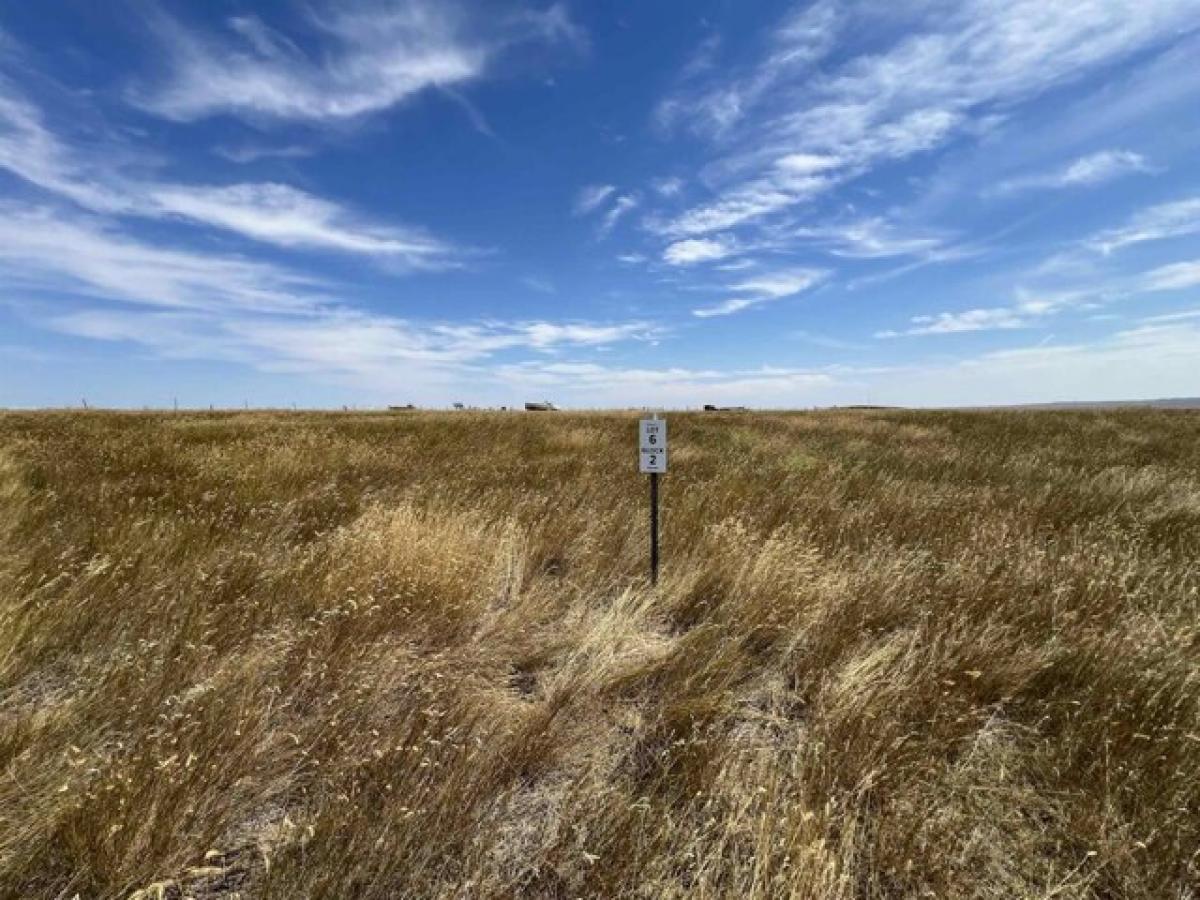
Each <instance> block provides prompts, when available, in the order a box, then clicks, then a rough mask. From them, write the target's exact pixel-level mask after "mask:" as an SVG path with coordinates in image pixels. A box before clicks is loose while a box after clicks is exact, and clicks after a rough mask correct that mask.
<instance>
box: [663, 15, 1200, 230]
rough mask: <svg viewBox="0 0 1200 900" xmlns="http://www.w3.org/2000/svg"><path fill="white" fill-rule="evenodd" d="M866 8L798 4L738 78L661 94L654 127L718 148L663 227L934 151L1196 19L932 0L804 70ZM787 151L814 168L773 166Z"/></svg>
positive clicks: (745, 212) (789, 198)
mask: <svg viewBox="0 0 1200 900" xmlns="http://www.w3.org/2000/svg"><path fill="white" fill-rule="evenodd" d="M872 8H873V7H872V5H871V4H866V3H851V4H847V5H845V6H842V7H839V8H838V9H837V10H836V11H830V10H827V9H824V8H822V5H821V4H817V5H816V6H814V7H810V8H808V10H809V12H811V15H812V18H811V19H809V20H807V21H808V24H807V25H805V26H801V27H798V28H796V27H793V26H792V25H791V22H792V21H793V19H791V18H790V19H789V20H788V22H786V23H783V24H781V25H780V26H779V27H778V28H777V29H776V30H775V32H774V33H773V34H772V35H771V36H770V38H769V40H768V46H767V49H766V50H765V52H764V54H763V55H762V57H761V59H760V60H759V62H758V63H757V64H756V65H755V66H754V67H753V68H752V70H751V71H750V72H749V73H747V74H743V75H741V76H737V77H735V79H734V80H733V81H732V82H727V83H722V82H720V81H719V79H720V77H721V76H718V75H713V74H711V73H710V74H709V75H708V76H707V77H711V78H713V79H715V80H716V82H715V83H714V85H713V86H712V88H711V89H710V90H709V91H707V92H700V93H698V94H697V95H696V98H695V99H694V100H693V101H692V102H691V103H690V104H689V103H687V102H684V101H682V100H678V99H671V100H669V101H668V103H667V106H666V107H665V110H663V111H661V114H660V118H662V119H665V121H667V123H668V124H672V123H678V122H682V121H690V119H688V117H687V116H686V115H683V112H685V111H687V112H690V113H691V114H692V115H693V116H694V117H697V118H698V119H699V121H702V122H707V123H709V125H710V126H711V127H709V128H708V131H707V133H708V135H709V136H710V137H711V138H714V139H715V140H716V142H717V143H716V149H717V152H718V155H717V156H716V158H715V160H714V161H713V163H712V164H711V165H710V166H709V170H710V173H711V178H710V180H711V179H717V180H719V181H720V182H721V186H720V187H719V189H718V191H717V195H716V196H715V197H714V198H713V199H711V200H709V201H706V202H702V203H700V204H698V205H695V206H693V207H692V208H690V209H688V210H685V211H684V212H683V213H681V214H679V215H677V216H675V217H674V218H672V219H670V220H667V221H666V222H665V223H664V227H663V228H662V231H663V233H664V234H665V235H667V236H669V237H672V238H675V239H679V238H682V237H699V236H702V235H704V234H707V233H709V232H712V231H724V230H729V229H731V228H735V227H746V226H750V225H753V224H754V223H757V222H759V221H760V220H763V219H766V218H769V217H773V216H777V215H778V214H780V213H783V212H785V211H788V210H791V209H792V208H793V207H796V206H798V205H800V204H803V203H805V202H807V201H810V200H812V199H814V198H815V197H817V196H819V195H821V194H823V193H826V192H827V191H829V190H831V189H832V188H834V187H836V186H838V185H841V184H844V183H845V182H847V181H849V180H851V179H853V178H856V177H859V176H861V175H862V174H864V173H866V172H869V171H871V170H872V169H874V168H876V167H878V166H880V165H882V164H884V163H887V162H892V161H898V160H903V159H907V158H909V157H912V156H914V155H916V154H920V153H924V152H928V151H932V150H935V149H937V148H940V147H942V146H944V145H946V144H947V143H948V142H950V141H951V140H953V139H955V138H957V137H960V136H963V135H968V134H970V133H972V130H973V129H976V128H978V127H979V126H980V124H981V123H982V122H984V121H986V119H987V117H989V116H992V115H994V114H996V113H997V112H998V111H1003V110H1007V109H1009V108H1011V107H1012V106H1014V105H1016V104H1019V103H1021V102H1023V101H1025V100H1028V99H1030V98H1032V97H1035V96H1037V95H1038V94H1040V93H1043V92H1045V91H1047V90H1050V89H1052V88H1054V87H1056V86H1059V85H1062V84H1066V83H1068V82H1071V81H1073V80H1076V79H1079V78H1081V77H1083V76H1084V75H1085V74H1086V73H1088V72H1091V71H1094V70H1096V69H1098V68H1101V67H1104V66H1107V65H1111V64H1113V63H1115V62H1117V61H1120V60H1122V59H1125V58H1127V57H1129V56H1130V55H1131V54H1133V53H1135V52H1137V51H1139V50H1143V49H1145V48H1148V47H1152V46H1156V45H1160V44H1163V43H1164V42H1166V41H1168V40H1172V39H1175V38H1178V37H1179V36H1180V35H1181V34H1184V33H1186V32H1189V31H1193V30H1195V29H1196V28H1197V27H1198V26H1197V22H1198V21H1200V20H1198V19H1197V13H1198V12H1200V3H1198V2H1197V0H1152V2H1150V3H1145V2H1141V0H1117V2H1110V3H1087V4H1045V3H1041V2H1040V0H1015V2H1009V3H997V2H994V0H970V2H966V3H962V4H957V5H953V6H951V7H949V8H947V7H945V6H943V5H940V4H935V5H933V6H929V7H925V8H923V9H922V10H921V11H919V12H914V13H913V15H912V18H913V25H914V27H913V28H912V29H910V30H908V31H907V32H906V33H905V34H903V36H901V37H899V38H897V39H896V40H895V41H894V42H893V43H892V44H891V45H890V46H885V47H884V48H882V49H879V48H874V47H873V48H872V49H871V51H870V52H866V53H862V54H860V55H858V56H851V57H850V58H849V59H847V60H846V61H844V62H842V63H840V64H838V65H837V66H835V67H831V68H826V69H823V70H821V71H819V72H815V71H814V70H813V69H812V67H811V62H812V60H813V59H816V58H821V55H822V54H823V52H824V49H823V48H825V47H826V46H827V44H828V42H829V40H830V39H831V38H830V36H831V35H833V34H843V35H844V34H849V33H853V30H854V26H855V22H858V21H861V22H864V23H869V22H870V16H871V14H872V13H871V10H872ZM798 15H803V13H800V14H798ZM712 71H721V70H720V69H718V68H715V67H714V69H713V70H712ZM760 86H761V87H760ZM701 110H707V111H708V114H707V115H706V116H705V115H701V114H700V111H701ZM734 123H736V124H737V126H738V128H737V132H736V138H734V139H730V138H729V137H727V135H733V134H734V132H733V130H732V129H731V126H732V124H734ZM791 158H798V159H812V160H819V161H820V167H819V168H812V167H809V168H808V169H807V170H806V169H804V168H799V169H798V168H796V167H794V166H788V165H786V164H784V161H785V160H787V159H791ZM1124 162H1125V163H1126V164H1128V163H1129V160H1128V159H1126V160H1124ZM1120 164H1121V160H1118V159H1115V158H1113V159H1107V160H1099V159H1097V160H1091V161H1089V162H1086V163H1084V162H1081V163H1080V165H1079V166H1078V167H1076V168H1074V169H1073V170H1072V171H1069V172H1067V173H1065V174H1064V175H1063V177H1065V178H1071V179H1073V180H1074V181H1076V182H1078V183H1082V182H1084V181H1086V180H1087V179H1089V178H1097V177H1100V176H1101V174H1103V172H1104V170H1105V169H1106V167H1107V169H1108V170H1112V169H1113V168H1114V167H1116V166H1118V165H1120Z"/></svg>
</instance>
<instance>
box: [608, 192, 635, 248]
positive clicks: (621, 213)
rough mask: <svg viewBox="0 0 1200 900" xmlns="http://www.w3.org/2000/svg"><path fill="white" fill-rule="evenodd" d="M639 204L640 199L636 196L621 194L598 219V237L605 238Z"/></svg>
mask: <svg viewBox="0 0 1200 900" xmlns="http://www.w3.org/2000/svg"><path fill="white" fill-rule="evenodd" d="M641 202H642V198H641V197H640V196H639V195H637V194H622V195H621V196H620V197H617V199H616V200H614V201H613V203H612V206H610V207H609V208H608V211H607V212H605V213H604V216H603V217H602V218H601V219H600V228H599V229H598V232H599V234H600V236H601V237H607V236H608V235H609V233H610V232H612V230H613V229H614V228H616V227H617V223H618V222H620V221H621V219H623V218H624V217H625V216H626V215H627V214H629V213H631V212H633V211H634V210H635V209H637V207H638V205H639V204H640V203H641Z"/></svg>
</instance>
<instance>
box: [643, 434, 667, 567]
mask: <svg viewBox="0 0 1200 900" xmlns="http://www.w3.org/2000/svg"><path fill="white" fill-rule="evenodd" d="M638 469H639V471H641V472H643V473H645V474H649V476H650V583H651V584H658V476H659V474H660V473H662V472H666V471H667V423H666V421H665V420H663V419H660V418H659V417H658V415H657V413H656V414H655V415H654V418H652V419H642V420H641V421H640V422H639V423H638Z"/></svg>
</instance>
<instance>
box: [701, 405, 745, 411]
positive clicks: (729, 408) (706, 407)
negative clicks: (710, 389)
mask: <svg viewBox="0 0 1200 900" xmlns="http://www.w3.org/2000/svg"><path fill="white" fill-rule="evenodd" d="M704 411H705V412H749V411H750V407H748V406H715V405H713V404H712V403H705V404H704Z"/></svg>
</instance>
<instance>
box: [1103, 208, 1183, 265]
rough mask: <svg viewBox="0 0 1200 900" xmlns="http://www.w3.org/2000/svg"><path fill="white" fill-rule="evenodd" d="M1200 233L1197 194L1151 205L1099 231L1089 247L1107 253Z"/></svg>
mask: <svg viewBox="0 0 1200 900" xmlns="http://www.w3.org/2000/svg"><path fill="white" fill-rule="evenodd" d="M1197 232H1200V197H1190V198H1187V199H1184V200H1176V201H1174V202H1171V203H1162V204H1159V205H1158V206H1151V207H1149V208H1147V209H1144V210H1141V211H1140V212H1138V213H1136V214H1135V215H1134V216H1133V217H1132V218H1131V219H1130V220H1129V222H1128V224H1126V225H1125V226H1124V227H1122V228H1116V229H1112V230H1110V231H1105V232H1101V233H1100V234H1098V235H1096V236H1095V237H1093V238H1092V239H1091V240H1090V241H1088V244H1089V246H1091V247H1092V248H1094V249H1096V250H1099V251H1100V252H1101V253H1104V254H1109V253H1112V252H1113V251H1114V250H1119V249H1121V248H1122V247H1128V246H1130V245H1132V244H1140V243H1144V242H1147V241H1161V240H1167V239H1169V238H1175V237H1182V236H1184V235H1188V234H1196V233H1197Z"/></svg>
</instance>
